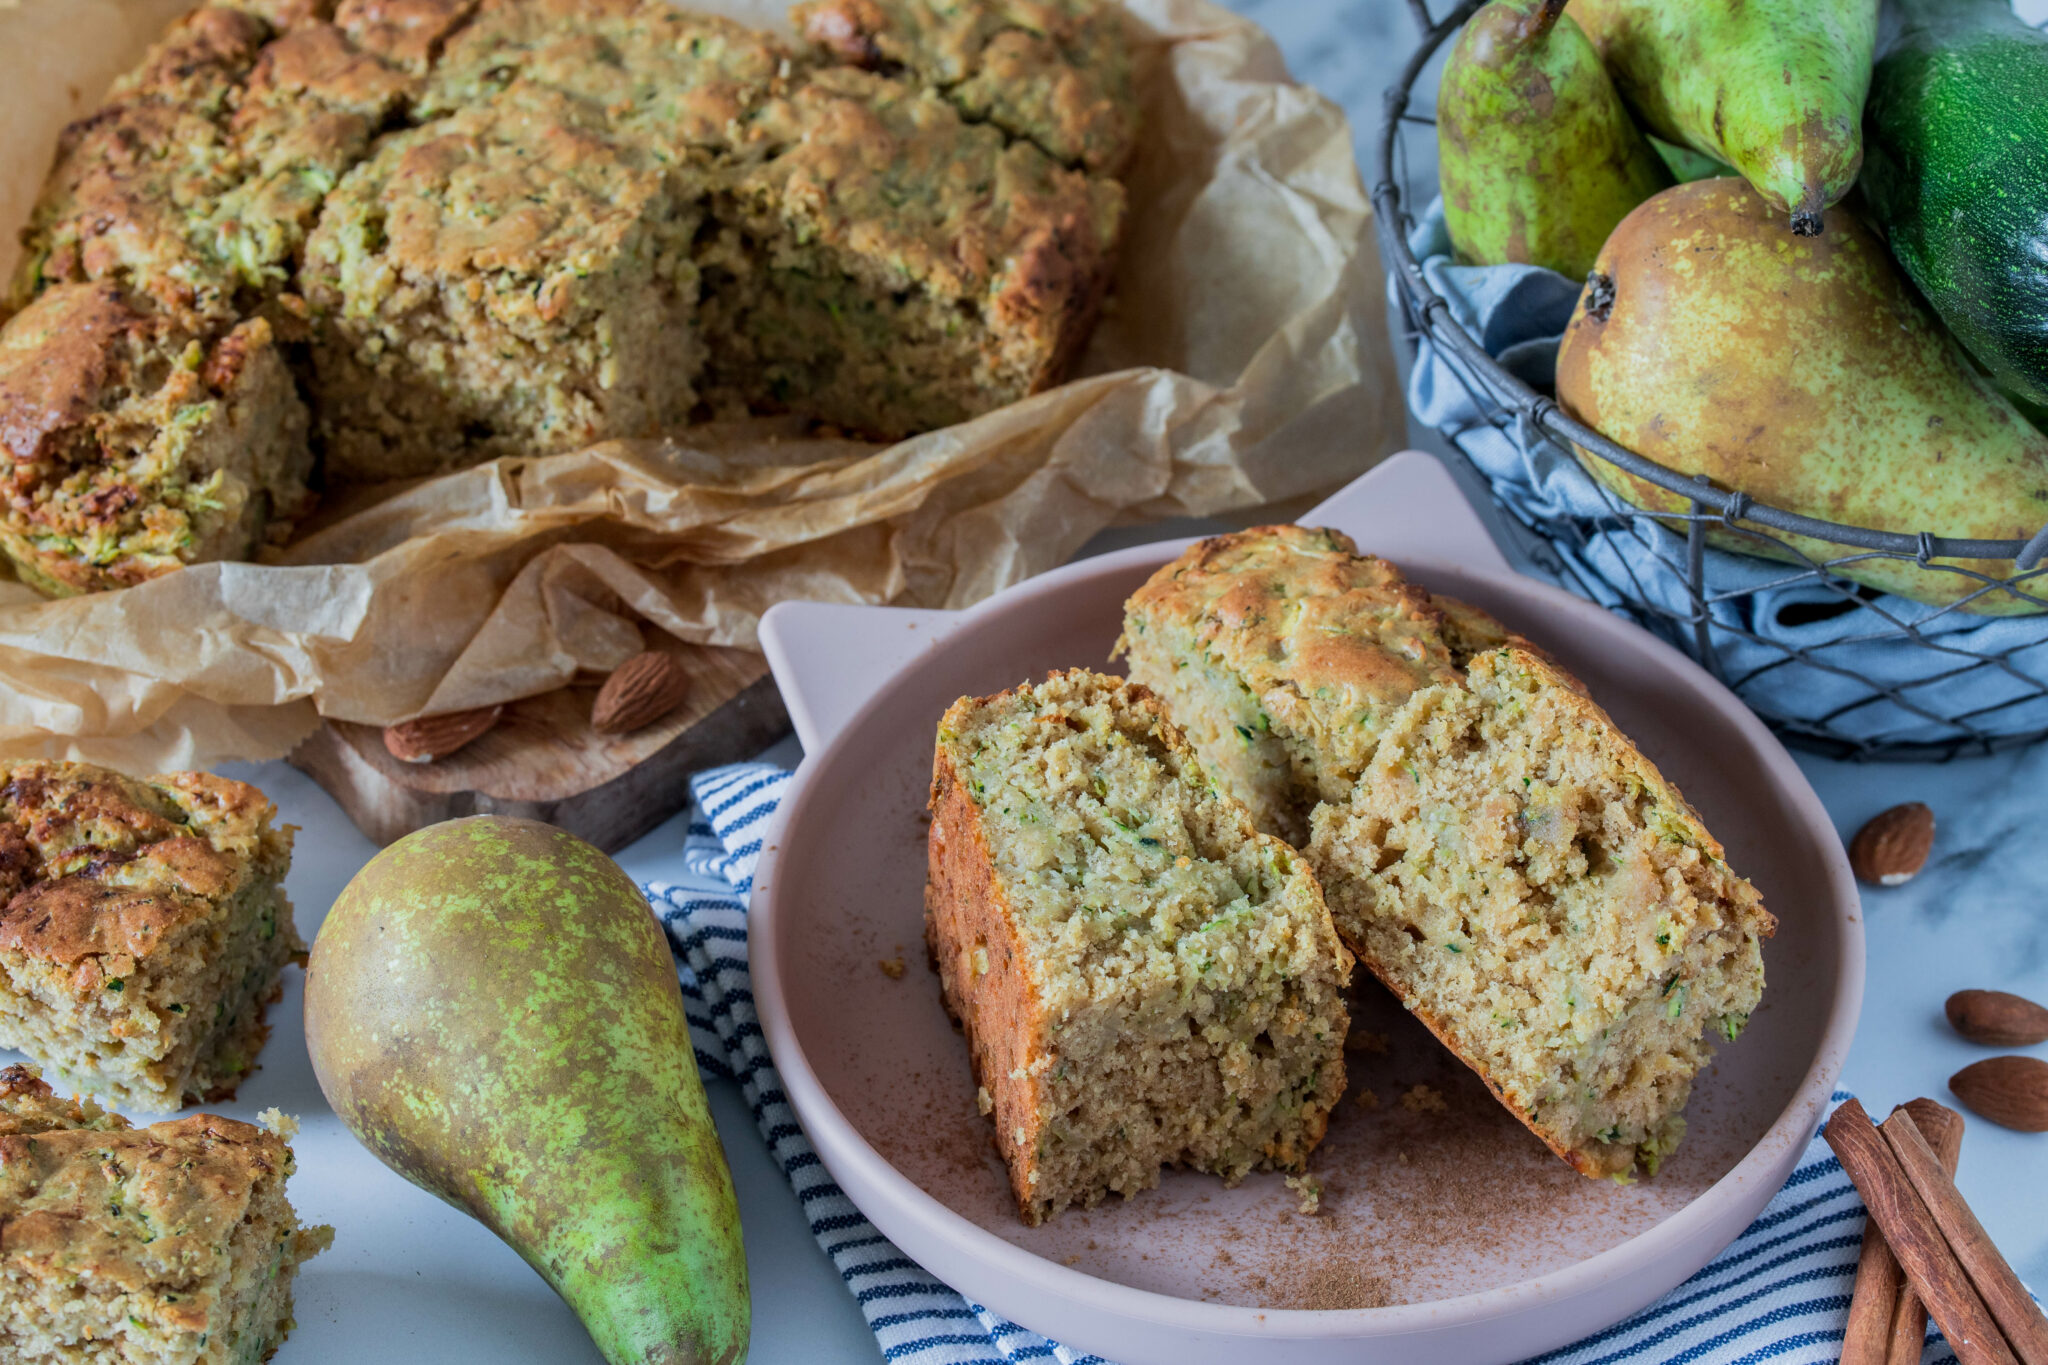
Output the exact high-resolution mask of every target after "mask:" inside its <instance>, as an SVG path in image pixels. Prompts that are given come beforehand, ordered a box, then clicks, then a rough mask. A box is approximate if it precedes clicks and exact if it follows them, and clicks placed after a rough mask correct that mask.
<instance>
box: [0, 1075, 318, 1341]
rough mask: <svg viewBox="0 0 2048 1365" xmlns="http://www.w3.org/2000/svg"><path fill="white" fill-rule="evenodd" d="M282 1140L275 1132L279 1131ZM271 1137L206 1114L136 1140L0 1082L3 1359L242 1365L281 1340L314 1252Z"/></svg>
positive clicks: (20, 1083) (128, 1132)
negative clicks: (298, 1280)
mask: <svg viewBox="0 0 2048 1365" xmlns="http://www.w3.org/2000/svg"><path fill="white" fill-rule="evenodd" d="M282 1126H286V1127H288V1124H287V1125H282ZM292 1168H293V1160H292V1152H291V1148H290V1147H289V1146H288V1145H287V1143H286V1141H285V1138H284V1136H283V1135H282V1134H281V1133H279V1132H276V1131H267V1130H265V1129H262V1128H257V1127H254V1126H252V1125H250V1124H246V1123H240V1122H237V1121H235V1120H233V1119H227V1118H221V1117H219V1116H217V1115H213V1114H195V1115H191V1116H189V1117H186V1118H181V1119H173V1120H170V1121H168V1122H164V1123H159V1124H156V1125H154V1126H152V1127H148V1128H134V1127H131V1126H130V1125H129V1124H128V1122H127V1121H126V1120H125V1119H122V1118H121V1117H120V1116H118V1115H115V1114H108V1113H104V1112H102V1111H101V1110H99V1109H98V1107H97V1106H95V1105H92V1104H91V1103H90V1102H80V1101H78V1100H67V1099H64V1098H62V1097H60V1096H58V1095H57V1094H56V1093H55V1092H54V1091H53V1090H52V1089H51V1087H50V1086H49V1085H48V1084H47V1083H46V1082H44V1081H43V1080H42V1079H41V1078H40V1076H39V1075H38V1074H37V1072H36V1071H35V1069H34V1068H32V1067H23V1066H11V1067H8V1068H5V1069H4V1070H0V1228H4V1230H5V1232H4V1235H0V1346H4V1347H6V1355H7V1358H8V1359H9V1360H11V1361H18V1362H21V1365H38V1363H39V1362H48V1363H49V1365H58V1363H59V1362H64V1365H74V1363H76V1362H85V1363H87V1365H116V1362H119V1363H120V1365H129V1363H130V1362H137V1363H140V1365H154V1362H164V1365H170V1362H174V1361H175V1362H179V1365H241V1362H245V1361H254V1360H259V1359H265V1358H267V1357H268V1356H269V1354H270V1353H271V1352H272V1351H274V1350H275V1349H276V1347H277V1344H278V1343H279V1342H280V1341H282V1340H283V1338H284V1335H285V1333H286V1332H288V1331H289V1330H290V1328H291V1325H292V1322H291V1282H292V1279H293V1276H294V1275H295V1273H296V1271H297V1268H298V1266H299V1264H300V1263H301V1262H302V1261H304V1260H305V1259H307V1258H308V1257H310V1256H313V1255H315V1254H317V1253H318V1252H319V1251H320V1250H322V1249H324V1248H325V1247H326V1246H327V1244H328V1243H329V1242H330V1241H331V1240H332V1238H333V1231H332V1229H329V1228H304V1227H301V1226H300V1225H299V1222H298V1218H297V1215H296V1214H295V1213H294V1212H293V1210H292V1208H291V1205H290V1204H289V1203H287V1202H286V1200H285V1196H284V1182H285V1179H286V1177H287V1176H289V1175H290V1173H291V1171H292Z"/></svg>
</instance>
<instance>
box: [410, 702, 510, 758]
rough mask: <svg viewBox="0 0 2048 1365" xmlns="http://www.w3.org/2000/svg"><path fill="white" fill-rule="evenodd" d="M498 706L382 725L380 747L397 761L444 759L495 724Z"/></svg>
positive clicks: (450, 712) (500, 710)
mask: <svg viewBox="0 0 2048 1365" xmlns="http://www.w3.org/2000/svg"><path fill="white" fill-rule="evenodd" d="M504 714H505V708H504V707H502V706H479V707H477V708H476V709H475V710H474V711H444V712H442V713H441V714H440V715H438V716H421V717H420V718H419V719H418V720H408V721H402V722H400V723H399V724H397V725H387V726H385V727H384V747H385V748H386V749H387V750H389V751H390V753H391V756H392V757H393V758H395V759H397V760H398V761H399V762H401V763H432V762H433V761H434V760H436V759H441V758H446V757H448V755H450V754H452V753H454V752H455V751H456V750H457V749H460V748H461V747H462V746H463V745H465V744H467V743H469V742H470V741H471V740H473V739H475V738H476V737H477V736H478V735H481V734H482V733H484V731H486V730H488V729H490V728H491V727H492V726H493V725H496V724H497V723H498V718H499V717H500V716H502V715H504Z"/></svg>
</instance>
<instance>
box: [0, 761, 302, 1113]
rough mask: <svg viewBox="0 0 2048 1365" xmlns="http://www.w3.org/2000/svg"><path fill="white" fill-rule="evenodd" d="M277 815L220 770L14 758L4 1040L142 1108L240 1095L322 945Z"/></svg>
mask: <svg viewBox="0 0 2048 1365" xmlns="http://www.w3.org/2000/svg"><path fill="white" fill-rule="evenodd" d="M275 817H276V809H275V807H273V806H272V805H271V803H270V801H269V800H268V798H266V797H265V796H264V795H263V793H261V792H259V791H257V790H256V789H255V788H254V787H251V786H249V785H247V784H246V783H242V782H236V781H232V780H230V779H228V778H221V777H212V776H209V775H207V774H205V773H176V774H172V775H170V776H166V777H159V778H153V779H150V780H148V781H143V780H140V779H137V778H131V777H125V776H123V775H121V774H120V773H116V772H112V771H109V770H108V769H105V768H95V767H92V766H89V765H87V764H82V763H47V762H28V763H17V764H14V765H12V766H10V767H6V768H5V769H4V770H0V1047H11V1048H17V1049H19V1050H21V1051H23V1052H26V1053H27V1054H29V1056H31V1057H33V1058H35V1059H36V1061H38V1062H40V1063H41V1064H42V1065H44V1066H46V1067H48V1068H50V1069H51V1070H52V1071H55V1072H57V1073H58V1074H59V1075H61V1076H62V1077H63V1078H64V1079H65V1080H66V1081H67V1082H68V1083H69V1084H70V1085H72V1086H73V1087H74V1088H76V1089H79V1090H82V1091H86V1092H88V1093H92V1094H96V1095H99V1096H101V1097H103V1098H105V1099H108V1100H111V1101H114V1102H115V1103H118V1104H120V1105H122V1106H124V1107H132V1108H136V1109H143V1110H152V1111H164V1110H172V1109H177V1108H179V1107H180V1106H181V1105H183V1104H184V1103H185V1102H186V1101H187V1100H188V1099H191V1100H204V1099H215V1098H222V1097H227V1096H232V1095H233V1093H234V1090H235V1087H236V1085H237V1084H238V1083H239V1082H240V1081H241V1079H242V1078H243V1077H244V1076H245V1075H247V1074H248V1072H249V1070H250V1068H252V1067H253V1066H254V1065H255V1064H256V1054H257V1052H258V1051H259V1050H260V1049H261V1048H262V1046H263V1040H264V1038H265V1037H266V1036H267V1034H268V1032H269V1030H268V1027H267V1026H266V1025H265V1023H264V1019H263V1015H264V1008H265V1006H266V1005H268V1004H269V1003H270V1002H272V1001H274V1000H275V999H277V997H278V995H279V993H280V991H281V990H282V986H281V984H280V982H279V979H278V977H279V973H280V972H281V971H282V970H283V969H284V967H285V964H287V963H290V962H300V963H303V962H304V961H305V956H306V952H305V944H304V943H302V942H301V941H300V939H299V936H298V932H297V930H296V929H295V928H294V927H293V924H292V913H291V903H290V902H289V901H288V900H286V898H285V894H284V889H283V885H282V883H283V881H284V876H285V873H286V871H287V870H288V869H289V867H290V865H291V835H292V832H291V830H290V828H289V827H286V828H283V829H280V828H278V827H277V826H276V825H275V824H274V823H273V822H274V819H275Z"/></svg>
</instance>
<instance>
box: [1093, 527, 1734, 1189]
mask: <svg viewBox="0 0 2048 1365" xmlns="http://www.w3.org/2000/svg"><path fill="white" fill-rule="evenodd" d="M1119 648H1120V649H1121V650H1123V651H1124V652H1125V653H1126V654H1127V655H1128V656H1129V659H1130V667H1131V675H1132V678H1133V679H1134V680H1135V681H1137V682H1140V683H1143V684H1145V685H1147V686H1150V687H1152V688H1154V689H1155V690H1157V691H1159V692H1160V693H1161V694H1162V695H1163V696H1164V697H1165V698H1166V700H1167V702H1168V705H1169V708H1170V710H1171V712H1172V714H1173V715H1174V717H1175V719H1176V721H1177V722H1179V723H1180V724H1181V725H1183V726H1184V727H1185V729H1186V731H1187V733H1188V735H1189V738H1190V740H1191V741H1192V742H1193V743H1194V744H1195V747H1196V749H1197V750H1198V752H1200V753H1201V754H1202V756H1203V758H1204V759H1205V760H1206V761H1207V762H1208V763H1209V764H1210V765H1211V767H1212V769H1213V770H1214V771H1216V772H1218V773H1219V775H1220V777H1222V778H1223V779H1224V780H1226V781H1227V782H1228V783H1229V784H1230V785H1231V787H1232V789H1233V790H1236V791H1248V792H1250V793H1251V798H1250V800H1249V804H1251V805H1252V808H1253V810H1254V811H1255V812H1257V813H1258V814H1259V815H1260V819H1261V824H1262V826H1263V827H1266V828H1270V829H1274V830H1276V831H1278V832H1281V833H1283V834H1285V835H1287V836H1288V837H1290V838H1292V839H1294V840H1295V841H1296V842H1297V843H1298V844H1299V845H1300V846H1301V847H1302V848H1303V849H1304V851H1305V853H1306V855H1307V857H1308V860H1309V862H1310V864H1311V865H1312V866H1313V868H1314V870H1315V872H1316V874H1317V876H1318V878H1319V879H1320V880H1321V883H1322V886H1323V890H1324V893H1325V894H1326V895H1327V897H1328V899H1329V905H1330V909H1331V912H1332V914H1333V915H1334V917H1335V919H1336V923H1337V927H1338V931H1339V933H1340V934H1342V936H1343V938H1344V941H1345V943H1346V944H1347V945H1348V946H1349V947H1350V948H1351V950H1352V951H1353V952H1354V953H1356V954H1357V956H1358V959H1359V961H1361V962H1363V963H1364V964H1365V965H1366V966H1367V967H1368V968H1369V969H1370V970H1371V971H1372V972H1373V974H1374V975H1376V976H1377V977H1379V978H1380V979H1381V980H1382V981H1383V982H1385V983H1386V984H1387V985H1388V986H1389V987H1391V988H1392V989H1393V990H1394V992H1395V993H1396V994H1397V995H1399V996H1400V997H1401V999H1402V1000H1403V1001H1404V1002H1405V1003H1406V1004H1407V1005H1408V1006H1409V1008H1411V1009H1412V1010H1414V1011H1415V1013H1416V1014H1417V1016H1418V1017H1419V1018H1421V1019H1422V1020H1423V1021H1424V1022H1425V1023H1426V1024H1427V1025H1428V1026H1429V1027H1430V1029H1431V1030H1432V1031H1433V1032H1435V1033H1436V1035H1437V1036H1438V1037H1439V1038H1440V1039H1441V1040H1443V1041H1444V1042H1445V1043H1446V1044H1447V1045H1448V1046H1449V1047H1450V1048H1451V1049H1452V1051H1454V1052H1455V1053H1457V1055H1458V1056H1459V1057H1461V1058H1462V1059H1463V1060H1464V1061H1465V1062H1466V1063H1467V1064H1468V1065H1470V1066H1471V1067H1472V1068H1473V1070H1475V1071H1476V1072H1478V1074H1479V1075H1480V1077H1481V1078H1482V1079H1483V1080H1485V1081H1486V1083H1487V1084H1488V1086H1489V1087H1490V1088H1492V1090H1493V1091H1494V1093H1495V1094H1496V1095H1497V1096H1498V1097H1499V1098H1500V1099H1501V1101H1502V1103H1504V1104H1506V1105H1507V1106H1508V1108H1509V1109H1510V1110H1512V1111H1513V1112H1514V1113H1515V1114H1516V1115H1517V1116H1518V1117H1519V1118H1521V1119H1522V1121H1523V1122H1524V1123H1525V1124H1527V1125H1528V1126H1529V1128H1530V1129H1531V1130H1532V1131H1534V1132H1535V1133H1536V1135H1537V1136H1538V1137H1540V1138H1542V1139H1543V1141H1544V1142H1545V1143H1546V1144H1548V1145H1549V1146H1550V1147H1551V1148H1552V1149H1553V1150H1554V1151H1556V1152H1557V1153H1558V1154H1559V1155H1560V1156H1562V1157H1563V1158H1564V1159H1565V1160H1567V1161H1569V1162H1570V1163H1571V1164H1572V1165H1573V1166H1574V1167H1576V1168H1577V1169H1578V1170H1580V1171H1582V1172H1584V1173H1586V1174H1588V1175H1615V1174H1623V1173H1626V1172H1627V1171H1628V1170H1629V1169H1630V1168H1631V1167H1633V1166H1636V1165H1638V1164H1640V1165H1641V1166H1642V1167H1643V1168H1644V1169H1645V1170H1648V1171H1651V1172H1654V1171H1655V1169H1656V1167H1657V1165H1658V1163H1659V1162H1660V1161H1661V1160H1662V1159H1663V1158H1664V1157H1665V1156H1666V1155H1667V1154H1668V1153H1669V1152H1670V1151H1671V1149H1672V1148H1673V1147H1674V1146H1675V1145H1676V1143H1677V1142H1678V1140H1679V1136H1680V1134H1681V1133H1682V1132H1683V1127H1684V1123H1683V1119H1682V1117H1681V1116H1680V1111H1681V1110H1682V1109H1683V1108H1684V1105H1685V1102H1686V1098H1687V1095H1688V1093H1689V1091H1690V1087H1691V1083H1692V1078H1693V1077H1694V1076H1695V1075H1696V1074H1697V1073H1698V1072H1699V1070H1700V1068H1701V1067H1703V1066H1705V1065H1706V1063H1707V1061H1708V1060H1709V1059H1710V1058H1711V1056H1712V1046H1711V1044H1712V1042H1713V1041H1714V1040H1716V1039H1725V1040H1733V1039H1734V1038H1735V1037H1736V1036H1737V1035H1738V1034H1739V1033H1740V1032H1741V1030H1742V1027H1743V1025H1744V1023H1745V1022H1746V1021H1747V1020H1748V1018H1749V1015H1750V1013H1751V1012H1752V1011H1753V1010H1754V1009H1755V1008H1756V1005H1757V1002H1758V1000H1759V999H1760V997H1761V993H1762V990H1763V962H1762V956H1761V940H1762V939H1764V938H1766V937H1768V936H1769V935H1770V933H1771V932H1772V930H1773V928H1774V927H1775V921H1774V920H1773V919H1772V917H1771V916H1770V914H1769V913H1768V912H1766V911H1765V909H1764V908H1763V905H1762V902H1761V900H1760V898H1759V896H1758V895H1757V892H1756V889H1755V888H1754V887H1753V886H1751V885H1750V884H1749V883H1748V882H1747V881H1744V880H1743V879H1742V878H1741V877H1739V876H1737V875H1736V874H1735V873H1734V871H1732V870H1731V869H1730V868H1729V867H1728V865H1727V862H1726V860H1725V857H1724V854H1723V851H1722V848H1721V846H1720V844H1718V843H1717V842H1716V841H1715V840H1714V838H1713V836H1712V835H1710V834H1709V833H1708V832H1707V830H1706V828H1705V827H1704V825H1702V824H1701V822H1700V819H1699V817H1698V815H1697V814H1696V813H1695V812H1694V811H1693V810H1692V809H1691V807H1689V806H1688V805H1686V803H1685V801H1684V798H1683V797H1682V796H1680V794H1679V793H1678V791H1677V789H1676V788H1674V787H1673V786H1672V785H1671V784H1670V783H1669V782H1668V781H1666V780H1665V779H1664V777H1663V776H1662V775H1661V774H1659V773H1658V771H1657V770H1656V768H1655V767H1654V765H1652V764H1651V763H1650V762H1649V760H1648V759H1646V758H1645V757H1644V756H1643V755H1642V753H1641V752H1640V751H1639V750H1638V749H1637V748H1636V747H1635V745H1634V744H1633V743H1631V742H1630V741H1629V739H1628V738H1627V737H1626V736H1625V735H1623V734H1622V733H1621V731H1620V730H1619V729H1618V728H1617V727H1616V726H1615V725H1614V723H1613V722H1612V720H1610V719H1609V718H1608V716H1607V715H1606V713H1605V712H1603V711H1602V710H1601V709H1600V708H1599V707H1598V706H1597V705H1595V704H1594V703H1593V702H1592V701H1591V700H1590V699H1589V698H1588V697H1587V696H1586V694H1585V689H1584V687H1583V685H1582V684H1580V683H1579V681H1578V680H1577V679H1575V678H1573V677H1572V676H1571V675H1570V674H1568V673H1566V672H1565V671H1564V670H1563V669H1561V668H1559V667H1558V666H1557V665H1556V664H1555V663H1553V662H1552V661H1551V660H1549V659H1548V657H1547V656H1545V655H1544V654H1543V653H1542V651H1541V650H1539V649H1537V648H1536V647H1535V646H1533V645H1531V644H1529V643H1528V642H1527V641H1526V640H1523V639H1521V638H1520V637H1519V636H1517V635H1515V634H1514V633H1513V632H1511V631H1509V630H1507V629H1506V628H1505V627H1503V626H1502V625H1501V624H1500V623H1499V622H1498V621H1495V620H1494V619H1493V618H1492V617H1491V616H1489V615H1487V614H1486V613H1485V612H1483V611H1481V610H1479V609H1478V608H1476V607H1472V606H1469V605H1467V604H1465V603H1461V602H1456V601H1452V600H1449V599H1436V598H1432V597H1430V596H1429V595H1428V594H1427V593H1426V592H1424V591H1423V590H1422V589H1420V588H1418V587H1416V586H1414V585H1412V584H1407V583H1405V582H1404V581H1403V580H1402V579H1401V576H1400V573H1399V571H1398V570H1397V569H1395V568H1394V567H1393V566H1392V565H1390V564H1388V563H1386V562H1385V561H1383V560H1378V559H1374V558H1372V557H1371V556H1363V555H1359V554H1357V553H1356V547H1355V546H1354V545H1352V543H1351V542H1350V541H1349V540H1347V539H1346V538H1344V537H1343V536H1341V535H1337V534H1335V533H1332V532H1326V531H1314V530H1307V529H1304V528H1299V527H1264V528H1258V529H1255V530H1251V531H1246V532H1242V533H1237V534H1234V535H1229V536H1222V537H1217V538H1215V539H1214V540H1210V541H1205V542H1202V543H1201V544H1198V545H1196V546H1193V547H1191V548H1190V549H1189V550H1188V551H1187V552H1185V553H1184V554H1183V555H1181V556H1180V558H1179V559H1177V560H1175V561H1174V562H1173V563H1171V564H1169V565H1167V566H1165V567H1164V568H1162V569H1161V570H1160V571H1159V572H1158V573H1157V574H1155V575H1154V576H1153V577H1152V579H1151V580H1149V581H1148V582H1147V583H1146V584H1145V586H1144V587H1143V588H1141V589H1140V590H1139V592H1138V593H1136V594H1135V595H1134V596H1133V597H1132V598H1131V600H1130V602H1129V603H1128V604H1127V605H1126V614H1125V623H1124V635H1123V639H1122V640H1121V641H1120V643H1119Z"/></svg>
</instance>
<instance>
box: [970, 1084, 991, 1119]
mask: <svg viewBox="0 0 2048 1365" xmlns="http://www.w3.org/2000/svg"><path fill="white" fill-rule="evenodd" d="M974 1107H975V1108H976V1109H978V1110H980V1111H981V1112H982V1113H984V1114H986V1113H988V1112H989V1111H990V1110H991V1109H994V1108H995V1107H996V1100H995V1096H993V1095H991V1094H989V1093H988V1087H987V1086H985V1085H978V1086H976V1087H974Z"/></svg>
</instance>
